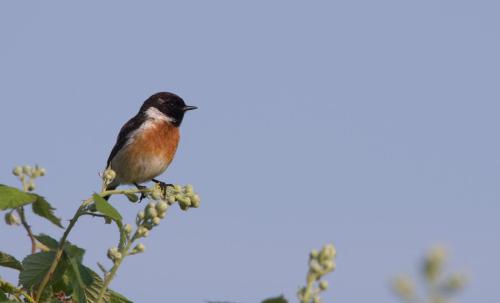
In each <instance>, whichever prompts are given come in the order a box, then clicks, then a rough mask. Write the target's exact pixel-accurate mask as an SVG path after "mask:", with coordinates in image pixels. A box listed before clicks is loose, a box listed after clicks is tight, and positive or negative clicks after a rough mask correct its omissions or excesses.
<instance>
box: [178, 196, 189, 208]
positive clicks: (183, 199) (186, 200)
mask: <svg viewBox="0 0 500 303" xmlns="http://www.w3.org/2000/svg"><path fill="white" fill-rule="evenodd" d="M178 200H179V204H180V205H181V206H182V207H186V208H187V207H189V206H191V199H189V198H188V197H181V199H178Z"/></svg>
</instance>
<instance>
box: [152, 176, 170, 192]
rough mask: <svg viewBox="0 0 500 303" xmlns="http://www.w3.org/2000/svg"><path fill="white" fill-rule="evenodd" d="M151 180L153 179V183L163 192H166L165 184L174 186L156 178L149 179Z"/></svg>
mask: <svg viewBox="0 0 500 303" xmlns="http://www.w3.org/2000/svg"><path fill="white" fill-rule="evenodd" d="M151 181H153V182H154V183H156V184H158V185H159V186H160V189H161V191H162V192H163V193H166V192H167V186H174V185H173V184H170V183H165V182H163V181H160V180H156V179H151Z"/></svg>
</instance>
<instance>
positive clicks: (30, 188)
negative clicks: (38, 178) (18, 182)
mask: <svg viewBox="0 0 500 303" xmlns="http://www.w3.org/2000/svg"><path fill="white" fill-rule="evenodd" d="M27 190H28V191H34V190H35V182H33V180H30V182H29V183H28V187H27Z"/></svg>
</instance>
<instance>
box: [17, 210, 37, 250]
mask: <svg viewBox="0 0 500 303" xmlns="http://www.w3.org/2000/svg"><path fill="white" fill-rule="evenodd" d="M17 213H18V214H19V217H20V218H21V224H22V225H23V227H24V229H25V230H26V232H27V233H28V237H29V238H30V240H31V253H32V254H34V253H35V252H36V239H35V236H34V235H33V231H32V230H31V226H30V225H29V224H28V221H26V216H25V215H24V207H22V206H21V207H18V208H17Z"/></svg>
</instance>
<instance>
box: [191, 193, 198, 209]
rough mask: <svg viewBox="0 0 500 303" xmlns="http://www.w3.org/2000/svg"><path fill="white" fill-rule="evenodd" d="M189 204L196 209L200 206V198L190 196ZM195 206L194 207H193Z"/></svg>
mask: <svg viewBox="0 0 500 303" xmlns="http://www.w3.org/2000/svg"><path fill="white" fill-rule="evenodd" d="M191 203H192V204H193V207H198V206H200V196H199V195H197V194H194V195H193V196H191ZM194 205H196V206H194Z"/></svg>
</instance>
